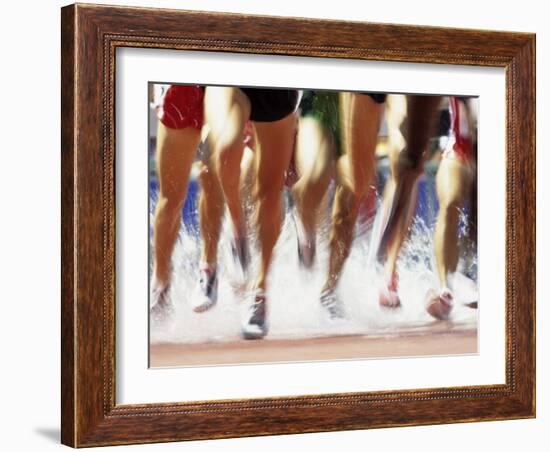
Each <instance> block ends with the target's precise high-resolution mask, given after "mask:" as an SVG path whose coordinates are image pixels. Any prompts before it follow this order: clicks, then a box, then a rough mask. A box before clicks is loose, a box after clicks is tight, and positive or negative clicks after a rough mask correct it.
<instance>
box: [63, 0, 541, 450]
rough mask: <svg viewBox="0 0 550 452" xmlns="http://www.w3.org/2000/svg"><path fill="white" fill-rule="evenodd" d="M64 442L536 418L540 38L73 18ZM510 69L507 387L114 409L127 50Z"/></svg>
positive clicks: (142, 11) (66, 53)
mask: <svg viewBox="0 0 550 452" xmlns="http://www.w3.org/2000/svg"><path fill="white" fill-rule="evenodd" d="M61 35H62V36H61V37H62V60H61V65H62V67H61V72H62V144H61V146H62V149H61V153H62V168H61V170H62V171H61V172H62V195H61V197H62V271H61V274H62V311H61V315H62V345H61V353H62V354H61V357H62V359H61V376H62V378H61V385H62V424H61V427H62V428H61V437H62V442H63V443H64V444H66V445H70V446H73V447H85V446H100V445H112V444H131V443H149V442H162V441H180V440H195V439H210V438H226V437H237V436H253V435H274V434H285V433H301V432H319V431H335V430H350V429H364V428H377V427H390V426H404V425H425V424H441V423H451V422H470V421H485V420H501V419H519V418H530V417H534V416H535V35H534V34H528V33H509V32H494V31H481V30H462V29H448V28H436V27H419V26H407V25H387V24H372V23H354V22H340V21H328V20H313V19H298V18H280V17H263V16H245V15H234V14H225V13H224V14H220V13H203V12H189V11H176V10H161V9H147V8H126V7H109V6H93V5H79V4H77V5H71V6H67V7H64V8H62V23H61ZM118 47H147V48H163V49H185V50H202V51H205V50H206V51H224V52H236V53H245V54H246V53H253V54H275V55H298V56H310V57H329V58H336V57H337V58H353V59H365V60H381V61H395V62H418V63H439V64H461V65H473V66H492V67H501V68H505V70H506V320H505V324H506V357H505V362H506V382H505V384H502V385H490V386H471V387H450V388H439V389H431V388H423V389H415V390H400V391H382V392H359V393H343V394H326V395H322V394H321V395H316V396H298V397H276V398H264V399H243V400H220V401H208V402H207V401H205V402H178V401H174V402H173V403H163V404H148V405H117V404H116V403H115V368H116V361H115V316H116V312H115V288H116V279H115V246H114V245H115V214H116V212H115V178H116V174H115V169H114V168H115V165H114V160H115V123H114V120H115V95H114V87H115V65H116V58H115V50H116V49H117V48H118Z"/></svg>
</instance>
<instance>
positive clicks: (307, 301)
mask: <svg viewBox="0 0 550 452" xmlns="http://www.w3.org/2000/svg"><path fill="white" fill-rule="evenodd" d="M153 204H154V202H152V203H151V205H153ZM378 212H380V209H378ZM377 220H378V217H377V218H375V220H374V224H376V221H377ZM329 228H330V218H329V216H328V210H327V215H326V216H325V218H324V219H323V221H322V223H321V227H320V230H319V234H318V238H317V239H318V243H317V249H318V252H317V258H316V262H315V264H314V266H313V268H312V269H311V270H309V271H306V270H302V269H300V267H299V264H298V257H297V246H296V234H295V228H294V225H293V221H292V218H291V215H290V213H289V209H286V214H285V218H284V223H283V226H282V229H281V234H280V237H279V240H278V242H277V245H276V247H275V250H274V255H273V262H272V266H271V271H270V275H269V280H268V283H269V291H268V301H269V308H268V318H269V324H270V331H269V335H268V336H267V338H266V340H270V339H282V338H303V337H318V336H334V335H347V334H358V335H372V336H381V335H402V334H409V333H411V332H422V331H425V332H429V331H430V330H431V329H433V328H434V327H436V325H438V322H437V321H435V320H434V319H432V318H431V317H430V316H429V315H428V314H427V313H426V311H425V309H424V303H425V297H426V293H427V292H428V290H429V289H431V288H436V287H437V277H436V275H435V274H434V270H433V269H434V268H435V266H434V256H433V251H432V250H433V246H432V237H433V225H430V226H428V225H426V224H425V223H424V222H423V221H422V220H421V219H420V218H419V217H416V218H415V221H414V223H413V226H412V228H411V234H410V238H409V240H407V241H406V243H405V244H404V247H403V250H402V253H401V256H400V259H399V261H398V271H399V275H400V287H399V295H400V297H401V300H402V308H400V309H399V310H396V311H386V310H381V309H380V307H379V306H378V291H379V289H380V288H381V287H382V284H383V281H384V278H383V276H382V272H381V270H380V269H379V268H378V266H377V264H376V263H374V262H373V261H372V260H369V244H370V238H371V234H372V232H371V230H372V228H371V229H369V230H367V231H366V232H365V231H362V233H361V234H358V235H357V236H356V239H355V241H354V244H353V248H352V251H351V254H350V256H349V258H348V261H347V263H346V266H345V268H344V272H343V274H342V277H341V281H340V284H339V289H338V294H339V296H340V297H341V299H342V301H343V302H344V305H345V308H346V312H347V317H348V320H347V321H345V322H338V323H337V324H334V323H332V322H330V321H329V320H328V319H326V318H325V316H324V312H323V311H322V308H321V307H320V304H319V294H320V290H321V287H322V285H323V282H324V278H325V275H326V272H327V263H328V233H329ZM358 229H359V228H358ZM230 236H231V234H230V230H229V225H228V221H227V220H224V225H223V231H222V234H221V239H220V243H219V251H218V261H219V263H218V273H219V288H218V303H217V305H216V306H214V308H212V309H211V310H210V311H208V312H205V313H200V314H197V313H195V312H193V311H192V309H191V307H190V306H191V301H192V299H193V297H197V296H198V272H199V270H198V263H199V257H200V238H199V236H198V234H197V231H196V229H195V228H193V227H187V226H185V225H184V224H183V225H182V227H181V229H180V234H179V237H178V241H177V243H176V246H175V249H174V253H173V256H172V264H173V269H174V271H173V279H172V285H171V289H170V298H171V301H172V303H173V306H174V310H173V314H172V315H171V317H170V318H168V319H166V320H164V321H157V320H155V319H151V324H150V338H151V342H152V343H160V342H176V343H200V342H212V341H234V340H238V339H240V319H241V315H242V312H241V311H242V309H243V307H244V303H242V300H243V297H244V296H245V295H246V287H245V282H244V281H243V280H242V278H239V277H238V271H237V268H236V267H235V264H234V262H233V258H232V256H231V248H230V242H229V237H230ZM251 243H253V240H251ZM470 254H471V253H470ZM252 255H253V260H252V264H251V274H252V275H255V274H256V270H257V268H258V265H259V262H258V253H257V252H255V251H254V250H252ZM476 260H477V257H476V256H475V255H469V256H467V259H466V260H461V262H460V264H459V270H460V269H462V270H463V271H464V269H465V268H466V267H468V268H469V269H471V268H472V265H473V266H474V268H475V265H476ZM466 261H467V262H466ZM451 278H452V279H453V280H454V287H455V301H456V304H455V308H454V309H453V312H452V315H451V319H450V321H449V322H447V323H446V325H447V327H448V328H449V329H454V328H456V329H475V328H476V326H477V310H472V309H470V308H467V307H465V306H464V305H463V303H466V302H469V301H472V300H477V283H476V282H474V281H473V280H472V279H469V278H467V277H466V276H464V275H463V274H462V273H461V272H457V273H456V274H455V275H452V277H451Z"/></svg>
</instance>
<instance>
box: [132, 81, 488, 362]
mask: <svg viewBox="0 0 550 452" xmlns="http://www.w3.org/2000/svg"><path fill="white" fill-rule="evenodd" d="M143 94H144V103H143V105H144V107H143V108H148V130H147V139H148V152H149V155H148V160H149V164H148V209H149V211H148V213H147V214H148V215H149V230H148V239H149V260H148V265H149V366H150V367H151V368H163V367H178V366H182V367H183V366H210V365H238V364H252V363H254V364H261V363H285V362H308V361H325V360H342V359H348V360H349V359H368V358H397V357H415V356H424V357H426V356H448V355H467V354H476V353H478V304H479V302H480V300H479V299H478V298H479V293H478V285H479V283H478V276H479V275H478V243H477V242H478V240H477V239H478V237H477V236H478V230H477V223H478V215H477V205H478V190H477V186H478V184H477V180H478V168H477V153H478V146H477V143H478V140H477V134H478V133H477V129H478V108H479V97H478V96H473V95H467V94H465V95H456V94H453V95H445V94H442V93H385V92H371V91H368V90H365V91H361V92H359V91H335V90H321V89H308V88H303V87H298V88H295V87H290V88H280V87H250V86H219V85H191V84H188V83H181V82H164V81H163V82H157V81H154V82H149V84H148V92H147V93H145V91H144V93H143ZM145 99H147V102H145ZM143 132H144V136H145V131H143ZM482 152H483V151H482Z"/></svg>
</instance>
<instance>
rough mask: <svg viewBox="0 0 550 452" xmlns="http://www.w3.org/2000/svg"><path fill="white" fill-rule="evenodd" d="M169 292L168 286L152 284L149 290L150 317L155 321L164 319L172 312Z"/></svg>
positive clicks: (166, 284)
mask: <svg viewBox="0 0 550 452" xmlns="http://www.w3.org/2000/svg"><path fill="white" fill-rule="evenodd" d="M169 291H170V284H168V283H165V284H161V283H158V282H153V287H152V289H151V308H150V312H151V315H152V316H153V317H154V318H156V319H157V320H162V319H164V318H166V317H167V316H168V315H169V314H170V312H171V311H172V306H171V304H170V298H169V297H168V292H169Z"/></svg>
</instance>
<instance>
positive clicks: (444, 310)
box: [426, 288, 453, 320]
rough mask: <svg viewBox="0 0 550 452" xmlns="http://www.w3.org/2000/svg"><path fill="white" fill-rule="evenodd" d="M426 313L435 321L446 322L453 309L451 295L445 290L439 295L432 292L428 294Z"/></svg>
mask: <svg viewBox="0 0 550 452" xmlns="http://www.w3.org/2000/svg"><path fill="white" fill-rule="evenodd" d="M427 299H428V300H427V303H426V311H428V314H430V315H431V316H432V317H434V318H436V319H437V320H447V319H448V318H449V314H450V313H451V310H452V309H453V294H452V292H451V291H450V290H449V289H447V288H445V289H443V290H442V291H441V292H440V293H437V292H435V291H433V290H431V291H429V292H428V295H427Z"/></svg>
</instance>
